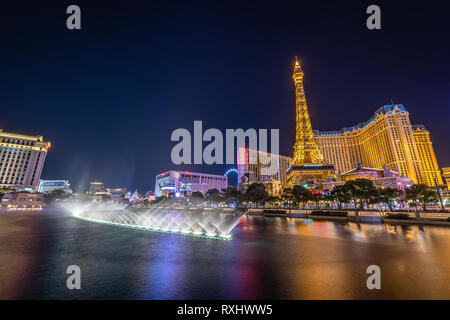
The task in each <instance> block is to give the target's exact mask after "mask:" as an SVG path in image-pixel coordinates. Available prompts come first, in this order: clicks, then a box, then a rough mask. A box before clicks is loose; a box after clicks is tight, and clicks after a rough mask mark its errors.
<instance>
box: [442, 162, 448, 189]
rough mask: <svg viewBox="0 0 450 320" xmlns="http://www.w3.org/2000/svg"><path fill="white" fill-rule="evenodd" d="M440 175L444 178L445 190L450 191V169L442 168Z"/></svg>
mask: <svg viewBox="0 0 450 320" xmlns="http://www.w3.org/2000/svg"><path fill="white" fill-rule="evenodd" d="M442 175H443V176H444V179H445V183H446V184H447V189H448V190H450V167H445V168H442Z"/></svg>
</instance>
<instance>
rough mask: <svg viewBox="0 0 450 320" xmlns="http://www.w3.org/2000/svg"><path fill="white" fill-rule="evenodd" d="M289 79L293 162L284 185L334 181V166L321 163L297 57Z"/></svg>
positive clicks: (321, 159) (308, 184)
mask: <svg viewBox="0 0 450 320" xmlns="http://www.w3.org/2000/svg"><path fill="white" fill-rule="evenodd" d="M292 78H293V79H294V85H295V107H296V108H295V109H296V129H295V144H294V161H293V163H292V166H291V167H290V168H289V169H288V171H287V183H288V186H291V187H292V186H294V185H304V186H306V187H314V186H316V185H318V184H321V183H322V182H325V181H327V180H329V179H332V178H335V176H334V166H333V165H331V164H326V163H325V162H324V158H323V155H322V152H321V151H320V149H319V147H318V145H317V143H316V141H315V139H314V134H313V130H312V128H311V121H310V119H309V113H308V107H307V104H306V96H305V90H304V89H303V70H302V67H301V65H300V62H299V61H298V59H297V57H295V63H294V73H293V75H292Z"/></svg>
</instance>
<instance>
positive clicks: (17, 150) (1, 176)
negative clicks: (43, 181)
mask: <svg viewBox="0 0 450 320" xmlns="http://www.w3.org/2000/svg"><path fill="white" fill-rule="evenodd" d="M49 149H50V142H48V141H44V138H43V137H42V136H29V135H24V134H18V133H10V132H5V131H3V130H1V129H0V187H3V188H4V187H8V188H16V189H24V188H32V189H33V190H36V188H37V187H38V185H39V178H40V177H41V173H42V168H43V167H44V161H45V157H46V156H47V151H48V150H49Z"/></svg>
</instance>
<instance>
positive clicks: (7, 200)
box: [0, 191, 44, 210]
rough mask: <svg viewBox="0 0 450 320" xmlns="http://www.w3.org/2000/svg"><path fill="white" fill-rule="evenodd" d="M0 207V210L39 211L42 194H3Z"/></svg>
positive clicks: (25, 192) (42, 202) (24, 192)
mask: <svg viewBox="0 0 450 320" xmlns="http://www.w3.org/2000/svg"><path fill="white" fill-rule="evenodd" d="M0 205H1V209H2V210H41V209H42V208H43V207H44V194H43V193H40V192H28V191H20V192H11V193H5V194H4V195H3V198H2V199H1V202H0Z"/></svg>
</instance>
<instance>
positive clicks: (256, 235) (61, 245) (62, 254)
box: [0, 212, 450, 299]
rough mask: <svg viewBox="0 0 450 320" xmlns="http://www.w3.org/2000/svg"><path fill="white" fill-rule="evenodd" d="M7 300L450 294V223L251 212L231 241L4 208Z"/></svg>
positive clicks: (1, 287)
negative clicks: (71, 275) (374, 281)
mask: <svg viewBox="0 0 450 320" xmlns="http://www.w3.org/2000/svg"><path fill="white" fill-rule="evenodd" d="M73 264H75V265H78V266H80V268H81V271H82V289H81V290H68V289H67V287H66V279H67V277H68V275H67V274H66V273H65V271H66V268H67V266H69V265H73ZM372 264H376V265H379V266H380V268H381V272H382V277H381V286H382V289H381V290H368V289H367V287H366V279H367V277H368V276H369V275H368V274H366V268H367V266H369V265H372ZM0 298H1V299H450V228H447V227H438V226H423V227H418V226H400V225H397V226H395V225H382V224H375V225H370V224H357V223H340V222H312V223H307V222H305V220H302V219H284V218H262V217H245V218H244V219H243V220H242V223H241V224H240V225H239V226H238V227H237V228H236V229H234V231H233V239H232V240H231V241H223V240H211V239H202V238H193V237H186V236H178V235H173V234H162V233H155V232H148V231H140V230H132V229H125V228H118V227H112V226H107V225H100V224H95V223H90V222H84V221H80V220H75V219H72V218H70V216H69V215H67V214H65V213H62V212H51V213H33V214H27V215H17V214H16V215H12V214H0Z"/></svg>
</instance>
